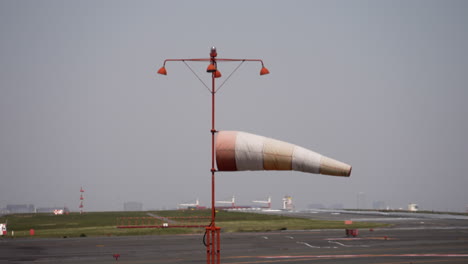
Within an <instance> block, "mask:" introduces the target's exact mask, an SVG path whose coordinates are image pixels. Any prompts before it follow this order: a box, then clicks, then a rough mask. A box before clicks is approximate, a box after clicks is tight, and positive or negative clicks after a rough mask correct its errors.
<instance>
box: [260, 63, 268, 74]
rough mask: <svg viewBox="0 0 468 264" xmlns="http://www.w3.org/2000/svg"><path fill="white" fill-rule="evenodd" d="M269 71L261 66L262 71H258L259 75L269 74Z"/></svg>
mask: <svg viewBox="0 0 468 264" xmlns="http://www.w3.org/2000/svg"><path fill="white" fill-rule="evenodd" d="M269 73H270V71H269V70H268V69H267V68H266V67H265V66H263V65H262V69H261V70H260V75H265V74H269Z"/></svg>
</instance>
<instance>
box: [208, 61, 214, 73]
mask: <svg viewBox="0 0 468 264" xmlns="http://www.w3.org/2000/svg"><path fill="white" fill-rule="evenodd" d="M215 71H216V65H215V64H214V63H213V62H212V63H210V65H208V68H206V72H215Z"/></svg>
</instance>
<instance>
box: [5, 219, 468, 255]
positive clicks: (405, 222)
mask: <svg viewBox="0 0 468 264" xmlns="http://www.w3.org/2000/svg"><path fill="white" fill-rule="evenodd" d="M288 214H291V215H296V216H301V217H307V218H314V219H330V220H352V221H368V222H382V223H390V224H392V226H391V227H385V228H376V229H374V230H369V229H360V230H358V232H359V234H358V236H357V237H347V236H346V235H345V230H315V231H287V230H286V231H281V232H265V233H234V234H230V233H222V234H221V263H237V264H241V263H242V264H245V263H379V264H389V263H395V264H396V263H398V264H400V263H468V217H466V216H465V217H463V216H460V217H452V216H444V215H442V216H440V215H437V216H435V215H432V216H431V215H429V216H426V215H415V214H409V215H397V214H379V213H360V212H355V213H349V212H340V211H314V212H298V213H288ZM202 238H203V236H202V235H199V234H198V235H171V236H135V237H99V238H62V239H7V238H4V239H0V263H206V251H205V246H204V245H203V243H202ZM117 256H118V259H116V258H115V257H117Z"/></svg>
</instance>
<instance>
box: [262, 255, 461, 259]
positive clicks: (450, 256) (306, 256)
mask: <svg viewBox="0 0 468 264" xmlns="http://www.w3.org/2000/svg"><path fill="white" fill-rule="evenodd" d="M369 257H441V258H447V257H448V258H460V257H468V254H355V255H351V254H347V255H298V256H259V257H258V258H261V259H298V258H311V259H314V258H369Z"/></svg>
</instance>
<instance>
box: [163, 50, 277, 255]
mask: <svg viewBox="0 0 468 264" xmlns="http://www.w3.org/2000/svg"><path fill="white" fill-rule="evenodd" d="M217 55H218V54H217V52H216V48H215V47H212V48H211V51H210V58H201V59H166V60H164V64H163V66H162V67H161V68H160V69H159V70H158V74H161V75H167V70H166V63H167V62H176V61H178V62H184V63H185V64H186V65H187V67H189V69H190V70H191V71H192V72H193V73H194V74H195V75H196V76H197V78H198V79H199V80H200V81H201V82H202V83H203V84H204V85H205V87H206V88H208V86H207V85H206V84H205V83H204V82H203V81H202V80H201V78H200V77H198V75H197V74H196V73H195V72H194V71H193V70H192V69H191V68H190V66H188V64H187V63H186V62H209V63H210V64H209V65H208V68H207V69H206V71H207V72H208V73H211V89H210V88H208V90H209V91H210V93H211V131H210V132H211V223H210V225H209V226H207V227H206V233H205V239H204V243H205V245H206V263H207V264H210V263H211V264H215V263H216V264H219V263H220V261H221V259H220V244H221V243H220V239H219V236H220V230H221V228H220V227H217V226H216V223H215V220H216V208H215V173H216V168H215V153H216V149H215V138H216V133H217V132H218V131H217V130H216V128H215V95H216V86H215V79H216V78H219V77H221V72H220V71H219V70H218V67H217V63H218V62H235V61H237V62H240V63H241V64H242V63H244V62H246V61H248V62H260V63H261V65H262V68H261V69H260V75H265V74H269V73H270V72H269V71H268V69H267V68H266V67H265V66H264V65H263V61H262V60H259V59H226V58H217ZM239 66H240V65H239ZM239 66H238V67H237V68H236V69H235V70H234V71H236V70H237V69H238V68H239ZM234 71H233V72H232V73H234ZM232 73H231V74H230V75H229V76H228V77H227V78H226V80H225V81H224V82H226V81H227V79H229V77H230V76H231V75H232ZM224 82H223V83H222V84H221V86H222V85H223V84H224ZM219 88H220V87H218V89H219Z"/></svg>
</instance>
